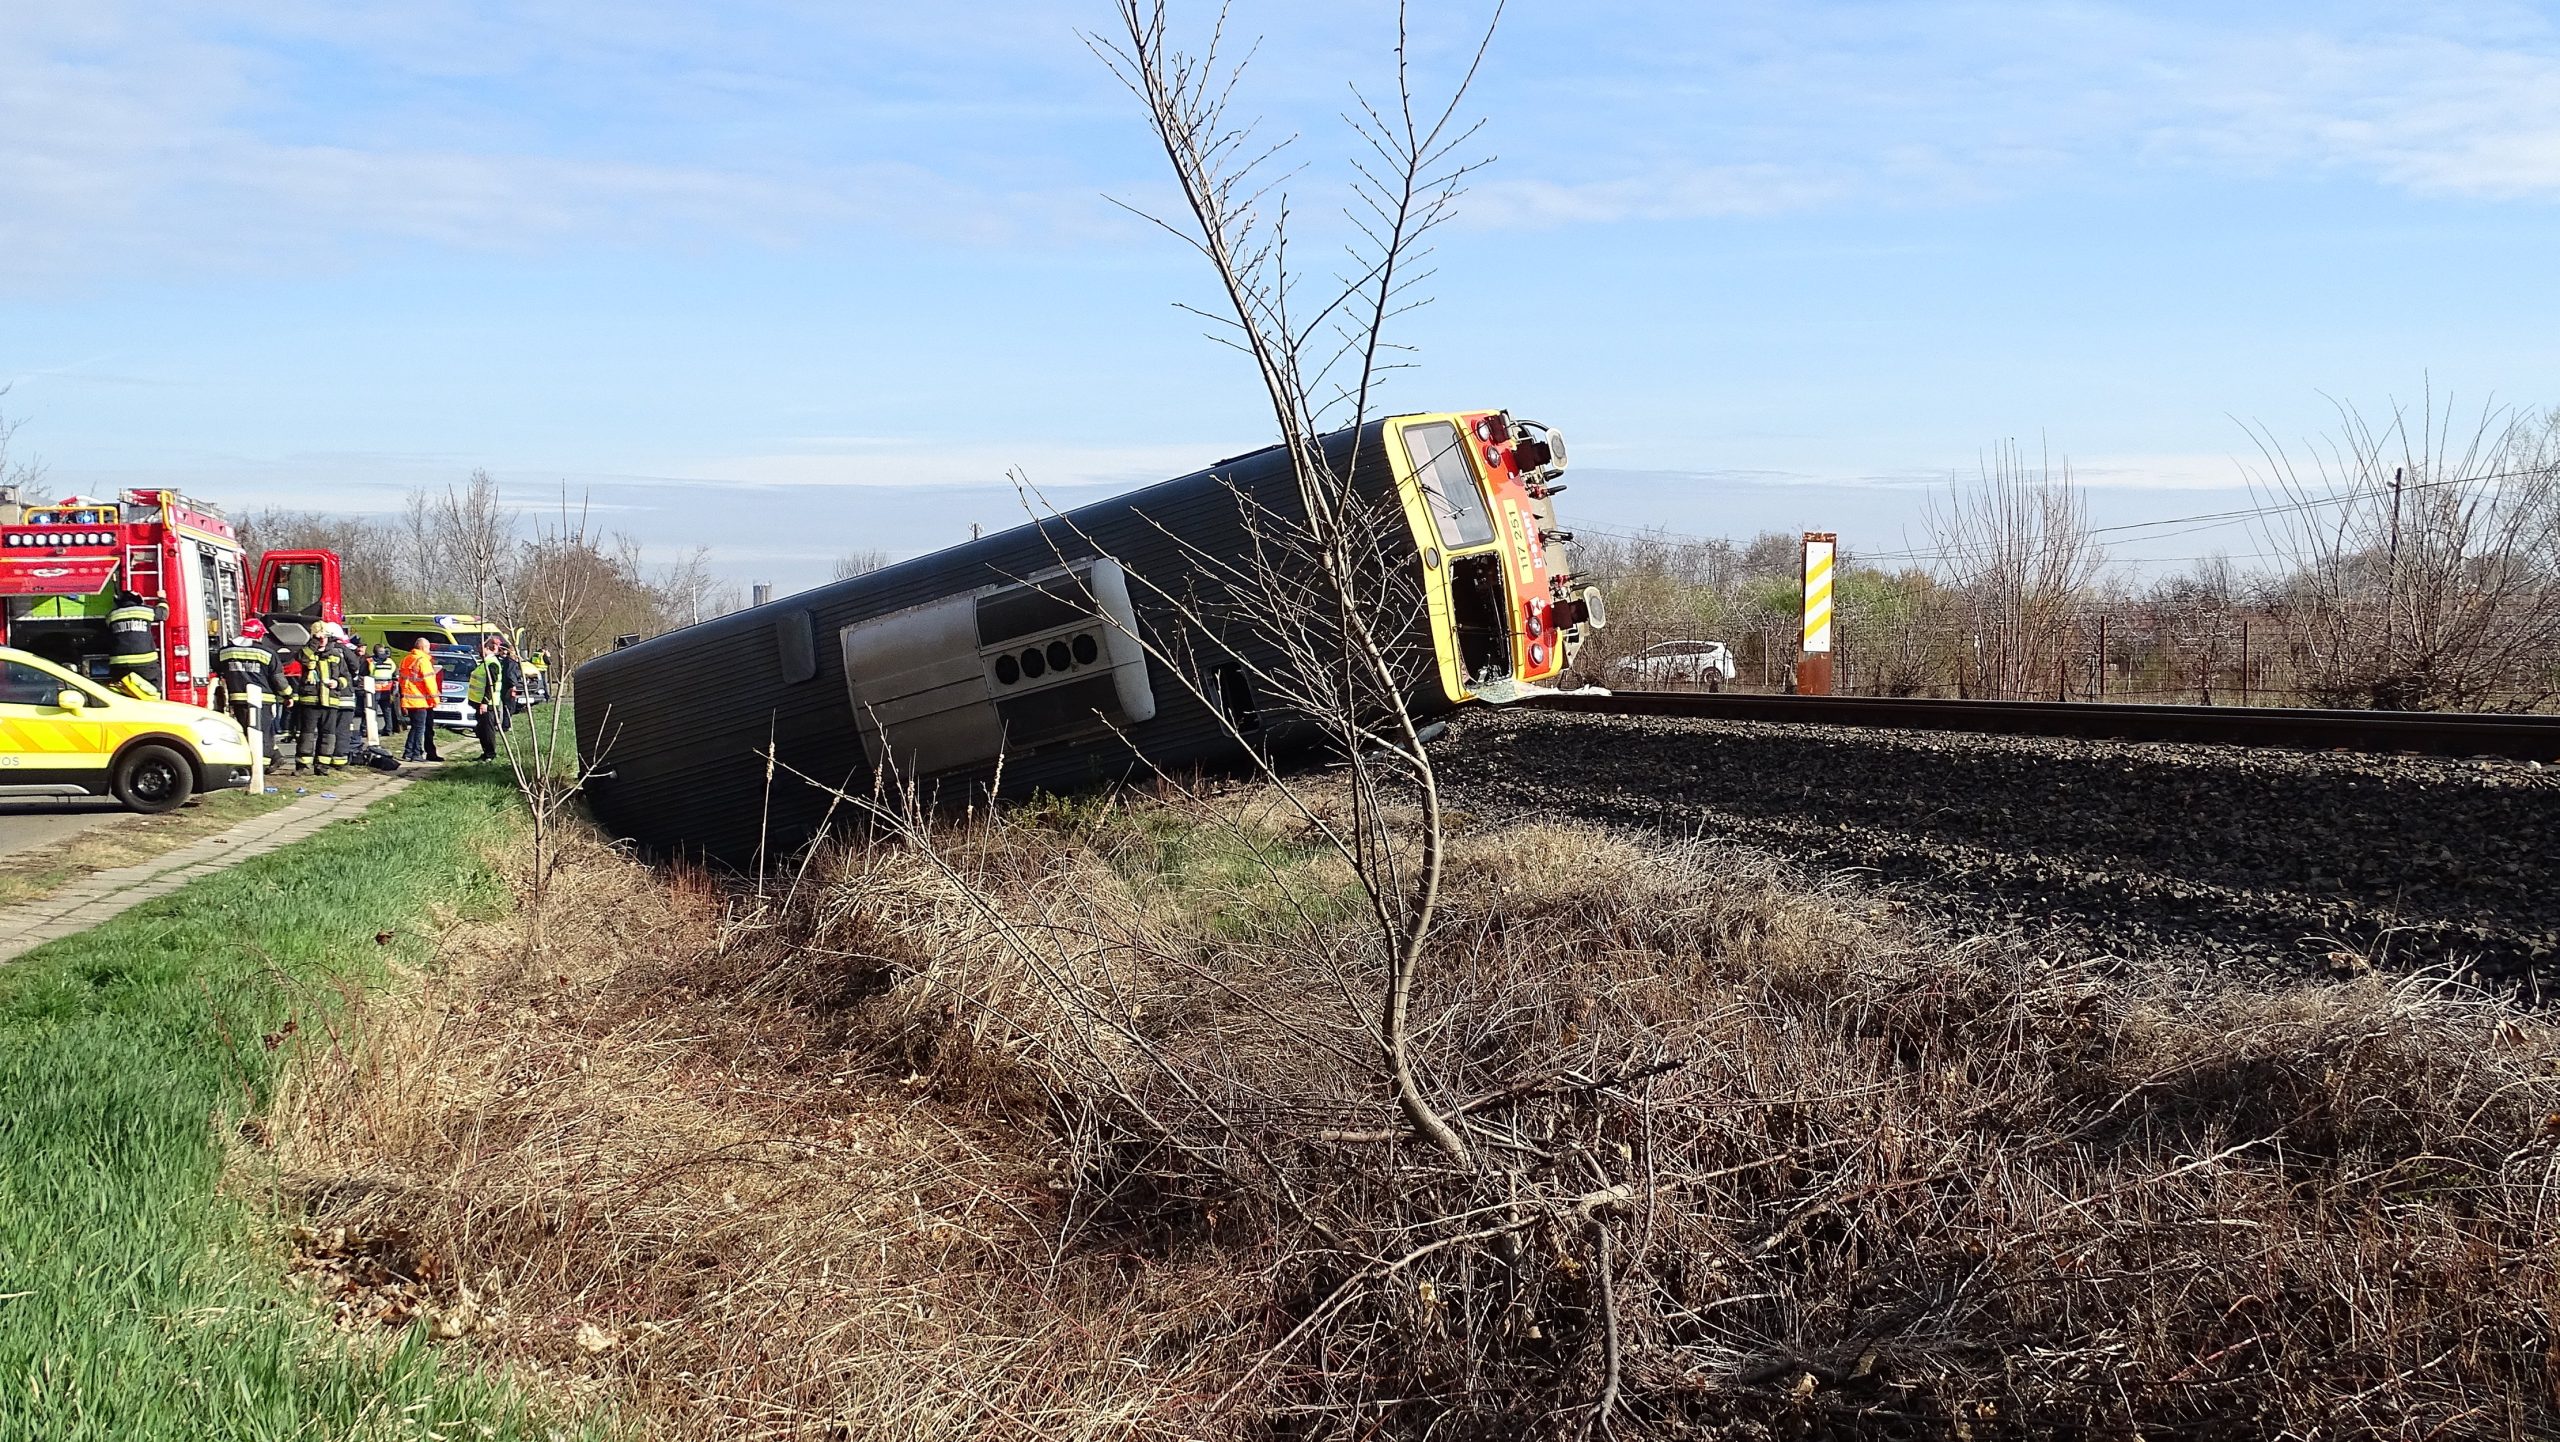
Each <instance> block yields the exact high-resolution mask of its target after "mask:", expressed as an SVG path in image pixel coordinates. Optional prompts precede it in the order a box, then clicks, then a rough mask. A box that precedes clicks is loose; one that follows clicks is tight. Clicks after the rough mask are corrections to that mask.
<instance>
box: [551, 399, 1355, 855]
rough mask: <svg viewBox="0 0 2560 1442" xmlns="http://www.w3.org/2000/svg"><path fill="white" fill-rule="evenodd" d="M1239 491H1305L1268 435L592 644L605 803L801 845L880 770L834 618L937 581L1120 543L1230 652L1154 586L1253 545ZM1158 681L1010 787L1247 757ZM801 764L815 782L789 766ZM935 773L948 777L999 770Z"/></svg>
mask: <svg viewBox="0 0 2560 1442" xmlns="http://www.w3.org/2000/svg"><path fill="white" fill-rule="evenodd" d="M1376 434H1377V424H1376V423H1374V422H1373V423H1372V425H1371V428H1370V438H1371V441H1372V444H1370V445H1368V446H1366V447H1365V448H1364V457H1365V458H1377V459H1375V460H1374V461H1371V460H1369V459H1365V458H1364V464H1363V466H1362V470H1363V475H1362V477H1361V482H1362V488H1363V489H1364V490H1367V491H1370V492H1372V493H1373V494H1379V495H1385V494H1389V493H1390V484H1389V482H1388V479H1387V476H1386V473H1385V470H1384V462H1383V458H1382V452H1381V451H1380V449H1379V448H1378V447H1377V446H1376V445H1375V444H1374V441H1375V438H1376ZM1350 439H1351V438H1350V434H1349V433H1348V432H1341V433H1337V434H1336V435H1334V436H1332V437H1328V438H1327V448H1328V450H1329V451H1330V452H1332V453H1333V454H1334V455H1335V456H1337V457H1341V456H1342V455H1344V454H1346V453H1347V450H1348V448H1349V445H1350ZM1239 492H1241V493H1243V494H1245V495H1247V496H1250V497H1252V498H1253V501H1254V502H1255V503H1256V504H1258V505H1260V506H1261V507H1263V508H1265V509H1268V510H1271V511H1277V512H1280V513H1282V514H1284V515H1285V514H1293V513H1295V512H1296V511H1297V509H1298V506H1297V491H1296V487H1295V484H1294V482H1293V481H1292V479H1291V477H1290V473H1289V469H1288V465H1287V458H1286V457H1285V456H1283V455H1282V454H1281V453H1280V452H1279V451H1278V450H1276V449H1274V450H1270V451H1264V452H1258V453H1256V454H1253V455H1249V456H1243V457H1238V458H1237V459H1235V460H1233V461H1230V462H1227V463H1225V464H1222V465H1219V466H1216V467H1212V468H1211V469H1209V470H1204V471H1198V472H1195V473H1193V474H1191V475H1188V476H1184V477H1181V478H1179V479H1177V480H1172V481H1166V482H1162V483H1160V484H1157V485H1153V486H1149V487H1147V488H1145V489H1143V490H1140V491H1136V492H1133V493H1131V494H1129V495H1127V496H1122V497H1118V498H1115V499H1112V500H1108V501H1099V502H1096V503H1094V504H1092V505H1089V506H1084V507H1081V508H1079V509H1077V510H1074V511H1070V512H1067V513H1066V514H1065V515H1064V516H1063V517H1062V518H1052V519H1049V520H1045V521H1042V522H1037V523H1032V524H1027V525H1023V526H1019V527H1016V528H1014V529H1012V530H1009V531H1004V532H1001V533H999V534H997V535H993V536H988V537H986V538H984V539H982V540H977V541H973V542H970V543H969V544H967V545H963V546H955V547H953V548H952V549H950V550H947V551H940V552H936V553H935V554H932V555H929V556H919V557H917V558H915V559H914V560H911V561H906V562H902V563H900V564H898V565H894V566H890V567H886V568H884V569H882V570H878V571H873V572H870V573H868V574H866V575H861V576H856V577H853V578H851V579H849V580H844V581H837V582H834V583H832V584H829V585H826V586H821V587H819V588H817V589H815V590H811V591H805V592H802V593H800V594H798V595H794V596H789V597H786V598H784V599H782V600H780V601H776V602H773V603H771V604H769V605H765V606H760V607H757V608H755V609H753V610H749V611H742V612H739V613H737V614H735V615H729V616H723V617H719V618H717V619H715V620H711V621H706V622H703V623H702V624H700V625H698V626H689V627H687V628H685V629H684V630H681V631H676V632H672V633H670V634H668V635H665V636H661V637H658V638H656V639H654V640H651V641H646V642H643V643H641V644H640V645H637V646H633V647H629V648H627V649H625V650H621V651H615V652H610V653H608V654H606V655H603V656H599V657H597V658H595V659H594V660H592V661H589V662H587V663H586V664H585V665H583V666H581V667H579V668H578V672H577V720H578V744H579V750H580V753H581V755H582V756H583V757H584V758H585V759H586V761H587V763H588V764H589V765H590V766H592V767H596V768H598V769H599V771H600V772H601V773H602V774H600V775H599V776H598V777H597V778H596V779H595V780H594V781H593V782H591V783H590V785H589V788H588V795H589V798H590V801H591V804H592V805H593V807H594V809H595V812H596V815H597V818H598V819H599V820H601V821H602V822H603V823H604V824H605V825H606V826H607V827H609V828H610V829H612V830H614V831H616V832H618V833H620V834H623V835H626V836H629V837H631V838H633V839H634V840H637V841H639V842H641V843H642V844H643V845H645V846H648V847H650V848H652V849H655V850H661V851H683V852H691V853H697V854H702V855H706V856H709V857H711V858H713V859H716V860H719V861H722V862H725V863H727V864H729V865H732V866H738V867H745V866H748V865H751V864H753V862H754V861H755V859H756V857H757V855H758V852H759V849H760V848H762V849H763V850H764V852H765V853H766V854H767V855H769V856H781V855H786V854H788V853H789V852H790V851H791V850H793V849H796V848H797V847H798V846H800V845H802V844H804V843H805V842H806V841H807V840H808V839H809V838H810V836H811V835H813V834H814V833H815V831H816V830H817V828H818V826H819V825H820V824H821V822H822V821H824V819H825V818H826V815H827V812H828V810H829V808H830V806H831V805H832V804H833V802H832V798H830V797H829V796H828V795H827V794H826V792H825V791H824V790H823V789H822V786H837V787H841V788H843V789H846V790H849V791H853V792H855V793H857V794H867V792H868V790H869V787H870V782H871V773H870V765H871V763H870V760H869V758H867V757H866V756H865V755H864V754H863V748H862V744H861V741H860V738H859V737H858V735H857V734H856V732H855V729H854V724H853V712H852V706H851V702H850V700H849V699H848V695H847V689H846V686H845V677H844V661H843V657H842V653H841V648H839V647H838V646H837V645H836V644H835V637H836V634H837V632H838V631H839V630H841V629H842V628H843V627H845V626H848V625H851V624H853V623H854V622H857V621H862V620H867V619H869V618H871V617H874V616H879V615H883V614H886V613H888V612H890V611H894V610H897V609H899V608H901V607H905V606H911V605H914V604H916V603H917V602H919V601H924V600H929V599H931V598H933V597H935V596H942V595H949V594H952V593H954V592H961V591H972V590H976V589H978V588H980V587H982V586H992V585H1003V584H1008V583H1010V582H1013V581H1017V580H1020V579H1022V578H1024V577H1027V576H1030V575H1033V574H1035V573H1037V572H1040V571H1043V570H1047V569H1050V568H1052V567H1054V566H1055V565H1057V564H1058V561H1059V559H1060V557H1061V556H1062V555H1063V556H1064V557H1065V558H1067V559H1070V560H1076V559H1082V558H1084V557H1086V556H1088V555H1091V554H1095V553H1097V552H1098V553H1101V554H1106V555H1110V556H1113V557H1116V558H1117V559H1118V560H1119V561H1120V562H1121V563H1122V564H1123V565H1124V566H1126V567H1127V568H1128V570H1129V572H1130V573H1131V575H1132V576H1133V577H1143V578H1145V579H1146V580H1147V581H1148V582H1151V583H1153V584H1152V585H1143V586H1142V585H1140V584H1137V583H1136V582H1133V583H1132V585H1131V594H1132V599H1133V600H1134V602H1135V603H1136V607H1137V610H1138V613H1139V616H1140V618H1141V622H1142V624H1144V625H1147V626H1150V627H1153V628H1154V629H1155V630H1156V631H1157V632H1158V633H1159V635H1160V636H1161V637H1163V638H1164V639H1165V640H1166V641H1167V642H1172V641H1173V640H1174V637H1175V633H1176V632H1177V631H1182V632H1186V633H1188V634H1187V635H1186V636H1185V637H1184V639H1185V640H1187V642H1188V644H1189V645H1190V647H1191V648H1193V649H1194V650H1195V651H1197V652H1198V653H1199V654H1201V655H1202V656H1204V657H1217V656H1226V655H1232V654H1234V653H1233V650H1232V648H1231V646H1230V645H1229V644H1227V643H1229V642H1232V641H1233V640H1234V639H1235V638H1233V637H1230V638H1224V641H1222V640H1221V639H1220V638H1213V637H1207V636H1202V635H1200V634H1198V633H1196V632H1191V631H1190V629H1189V628H1187V627H1183V626H1181V624H1180V622H1179V619H1178V618H1177V617H1176V616H1175V615H1173V614H1172V613H1171V612H1170V610H1169V608H1168V607H1167V606H1166V605H1164V604H1163V603H1162V602H1161V600H1159V599H1158V598H1157V597H1156V596H1155V594H1154V587H1155V586H1161V587H1163V588H1164V589H1166V590H1168V591H1173V592H1176V593H1180V592H1181V591H1182V590H1183V583H1184V581H1185V580H1186V578H1188V577H1189V575H1190V573H1191V572H1192V571H1194V570H1195V569H1196V567H1195V563H1194V562H1192V561H1191V560H1190V559H1189V557H1188V556H1187V555H1186V549H1187V548H1196V549H1197V550H1199V551H1202V552H1205V553H1207V554H1210V555H1222V556H1242V555H1244V554H1246V553H1247V552H1248V550H1249V548H1250V546H1251V537H1250V534H1249V532H1248V529H1247V527H1246V525H1245V524H1244V516H1245V514H1246V513H1245V511H1244V509H1243V507H1242V504H1241V503H1240V502H1239V500H1238V495H1237V493H1239ZM1079 533H1081V536H1080V535H1079ZM795 612H806V613H807V614H808V618H809V624H810V625H811V627H812V628H813V630H814V633H815V637H816V644H815V648H814V649H815V652H816V662H817V667H816V674H815V675H814V676H813V677H811V678H810V679H809V680H806V681H798V682H793V681H787V680H785V679H784V669H783V665H782V650H781V647H780V645H779V644H778V642H777V635H776V628H777V625H778V624H782V623H783V622H784V618H786V617H790V616H791V615H792V613H795ZM1176 649H1179V647H1177V648H1176ZM793 659H794V660H799V659H800V658H798V657H797V656H795V657H794V658H793ZM1256 659H1257V660H1259V661H1263V662H1266V663H1267V662H1268V660H1269V659H1270V658H1268V657H1261V658H1256ZM804 664H805V663H804ZM1148 680H1149V683H1150V685H1151V686H1153V688H1154V690H1155V696H1156V706H1157V710H1156V715H1155V718H1154V719H1153V720H1151V721H1148V722H1146V723H1143V724H1142V725H1139V726H1137V727H1134V728H1132V729H1131V730H1130V732H1129V734H1128V735H1127V737H1126V738H1125V740H1124V739H1122V738H1118V737H1104V738H1101V739H1098V740H1080V741H1076V742H1071V743H1065V744H1061V745H1058V746H1054V747H1047V748H1037V749H1033V750H1031V751H1029V752H1027V753H1026V752H1023V751H1019V750H1017V751H1016V752H1014V753H1013V754H1011V755H1008V756H1007V757H1006V759H1005V766H1004V775H1003V788H1004V791H1005V793H1006V794H1008V795H1023V794H1026V793H1028V792H1030V791H1032V790H1036V789H1050V790H1066V789H1073V788H1076V787H1080V786H1087V785H1091V784H1093V783H1095V782H1098V781H1105V780H1112V779H1118V778H1122V777H1126V776H1129V775H1131V774H1133V773H1137V772H1141V771H1143V770H1145V769H1146V766H1147V764H1148V763H1152V764H1153V765H1155V766H1157V767H1162V768H1164V769H1166V770H1169V771H1171V770H1179V769H1181V768H1185V767H1190V766H1194V765H1198V764H1202V763H1207V762H1214V761H1218V760H1222V759H1226V758H1229V757H1232V756H1233V755H1234V753H1235V743H1234V741H1233V740H1232V739H1231V738H1230V737H1229V736H1228V735H1227V732H1226V729H1225V727H1224V726H1223V725H1222V724H1221V722H1220V721H1219V719H1218V717H1217V715H1216V713H1214V712H1213V711H1212V710H1211V709H1210V708H1209V707H1208V706H1206V705H1204V704H1202V702H1201V701H1200V700H1199V699H1198V698H1197V697H1195V696H1194V695H1193V694H1192V692H1191V689H1190V687H1189V686H1188V685H1187V684H1185V682H1184V681H1183V680H1182V679H1180V678H1178V677H1175V676H1173V675H1172V674H1170V673H1168V672H1167V670H1166V668H1165V666H1164V663H1163V662H1162V661H1161V660H1151V661H1150V662H1149V664H1148ZM1298 720H1299V718H1293V717H1291V716H1288V715H1286V714H1283V713H1279V712H1275V711H1273V710H1271V709H1270V708H1269V705H1268V702H1267V701H1266V703H1265V709H1264V711H1263V715H1262V724H1263V727H1264V732H1265V734H1266V735H1267V736H1270V737H1272V738H1273V739H1274V740H1277V741H1284V742H1285V740H1286V739H1287V737H1288V735H1289V733H1290V731H1291V730H1292V729H1293V727H1294V726H1295V725H1296V724H1297V723H1298ZM768 743H770V746H771V749H772V750H773V752H774V754H775V757H776V759H777V762H778V766H777V768H776V771H775V774H774V776H773V779H772V781H771V783H770V785H768V783H767V778H766V766H765V762H764V759H763V754H762V753H763V752H764V751H765V750H766V749H767V747H768ZM1132 748H1135V749H1134V750H1133V749H1132ZM1141 753H1142V754H1143V759H1142V756H1141ZM793 770H797V771H798V772H800V773H802V774H803V775H805V776H807V777H809V778H811V779H812V780H814V781H816V782H818V783H821V785H818V786H813V785H811V784H810V782H809V781H803V780H800V779H798V778H796V777H794V776H793V775H792V774H791V773H792V771H793ZM937 779H938V781H939V782H940V783H941V784H942V785H943V786H945V787H946V788H948V787H953V786H968V785H977V784H983V783H984V782H985V781H987V780H988V779H989V777H988V776H987V775H985V774H965V775H958V776H947V777H942V778H937Z"/></svg>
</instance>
